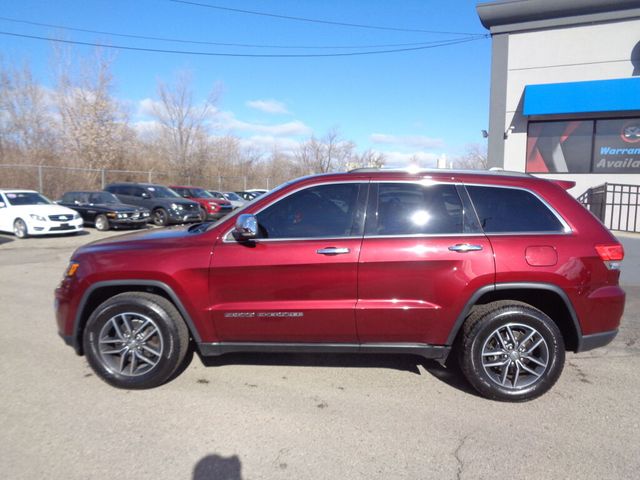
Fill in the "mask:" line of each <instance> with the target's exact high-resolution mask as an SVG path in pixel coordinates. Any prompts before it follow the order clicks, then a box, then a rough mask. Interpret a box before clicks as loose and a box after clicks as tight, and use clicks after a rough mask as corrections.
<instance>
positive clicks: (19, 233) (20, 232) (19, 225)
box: [13, 218, 29, 240]
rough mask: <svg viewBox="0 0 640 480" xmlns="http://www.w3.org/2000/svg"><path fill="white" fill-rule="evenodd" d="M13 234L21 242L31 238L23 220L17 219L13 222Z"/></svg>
mask: <svg viewBox="0 0 640 480" xmlns="http://www.w3.org/2000/svg"><path fill="white" fill-rule="evenodd" d="M13 234H14V235H15V236H16V237H18V238H19V239H21V240H22V239H24V238H27V237H28V236H29V229H28V228H27V224H26V223H25V221H24V220H22V219H21V218H16V219H15V221H14V222H13Z"/></svg>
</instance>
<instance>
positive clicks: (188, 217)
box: [105, 183, 200, 226]
mask: <svg viewBox="0 0 640 480" xmlns="http://www.w3.org/2000/svg"><path fill="white" fill-rule="evenodd" d="M105 190H106V191H107V192H110V193H113V194H114V195H115V196H116V197H118V199H119V200H120V201H121V202H122V203H127V204H129V205H137V206H139V207H145V208H148V209H149V210H150V211H151V221H152V222H153V223H154V224H156V225H158V226H165V225H168V224H170V223H189V222H199V221H200V206H199V205H198V204H197V203H196V202H192V201H191V200H186V199H184V198H182V197H181V196H180V195H178V194H177V193H176V192H174V191H173V190H171V189H170V188H168V187H165V186H164V185H156V184H153V183H112V184H110V185H107V187H106V188H105Z"/></svg>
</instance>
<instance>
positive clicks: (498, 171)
mask: <svg viewBox="0 0 640 480" xmlns="http://www.w3.org/2000/svg"><path fill="white" fill-rule="evenodd" d="M378 172H381V173H396V172H397V173H410V174H420V173H445V174H447V173H450V174H469V175H504V176H510V177H531V176H532V175H530V174H528V173H524V172H515V171H512V170H504V169H502V168H496V167H493V168H491V169H489V170H472V169H469V170H463V169H450V168H413V167H405V168H376V167H364V168H354V169H352V170H349V171H348V172H347V173H378Z"/></svg>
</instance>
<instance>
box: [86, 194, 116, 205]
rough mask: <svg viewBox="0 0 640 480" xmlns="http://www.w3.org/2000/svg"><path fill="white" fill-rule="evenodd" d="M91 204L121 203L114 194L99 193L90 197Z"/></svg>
mask: <svg viewBox="0 0 640 480" xmlns="http://www.w3.org/2000/svg"><path fill="white" fill-rule="evenodd" d="M89 203H120V201H119V200H118V199H117V198H116V196H115V195H114V194H113V193H109V192H99V193H92V194H91V195H90V196H89Z"/></svg>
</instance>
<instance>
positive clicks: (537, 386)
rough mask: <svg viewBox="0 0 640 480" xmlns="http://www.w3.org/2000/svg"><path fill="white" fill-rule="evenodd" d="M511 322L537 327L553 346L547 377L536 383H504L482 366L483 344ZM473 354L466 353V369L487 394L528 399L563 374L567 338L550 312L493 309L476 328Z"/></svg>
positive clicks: (475, 384)
mask: <svg viewBox="0 0 640 480" xmlns="http://www.w3.org/2000/svg"><path fill="white" fill-rule="evenodd" d="M508 323H520V324H523V325H527V326H529V327H532V328H534V329H536V330H537V331H538V332H539V333H540V334H541V335H542V337H543V338H544V340H545V342H546V343H547V346H548V348H549V365H548V366H547V370H546V371H545V372H544V373H543V378H541V379H539V380H538V381H536V382H535V383H534V384H532V385H529V386H527V387H523V388H520V389H517V390H514V389H509V388H504V387H501V386H500V385H498V384H496V383H495V382H493V381H492V380H491V379H490V377H489V376H488V374H487V373H486V372H485V370H484V367H483V366H482V348H483V346H484V343H485V342H486V340H487V338H488V337H489V336H490V335H491V334H492V333H493V332H494V331H495V330H496V329H498V328H500V327H501V326H504V325H506V324H508ZM467 348H468V349H469V354H468V355H465V356H464V359H463V362H465V363H466V365H465V367H466V368H465V371H467V372H470V373H471V375H470V376H469V375H468V379H469V381H470V382H471V383H472V385H473V386H474V387H475V388H476V389H477V390H478V391H479V392H480V393H482V394H483V395H485V396H487V397H489V398H493V399H495V400H502V401H512V402H513V401H516V402H517V401H525V400H531V399H534V398H536V397H539V396H540V395H542V394H543V393H545V392H546V391H548V390H549V389H550V388H551V387H552V386H553V385H554V384H555V382H556V381H557V380H558V378H559V377H560V373H561V372H562V369H563V366H564V357H565V350H564V342H563V340H562V334H561V333H560V330H559V329H558V327H557V326H556V325H555V324H554V323H553V321H552V320H551V319H548V317H546V315H544V314H543V313H542V312H539V311H537V310H534V309H530V308H523V307H520V306H513V307H510V308H509V309H508V310H507V311H500V312H491V313H489V314H487V315H486V316H485V317H484V318H483V319H482V320H480V321H479V322H478V324H477V325H476V326H475V328H473V329H472V339H471V344H470V345H468V346H467Z"/></svg>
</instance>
